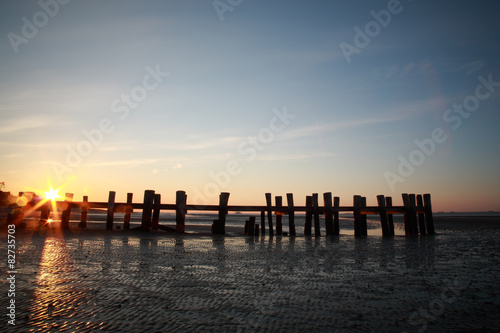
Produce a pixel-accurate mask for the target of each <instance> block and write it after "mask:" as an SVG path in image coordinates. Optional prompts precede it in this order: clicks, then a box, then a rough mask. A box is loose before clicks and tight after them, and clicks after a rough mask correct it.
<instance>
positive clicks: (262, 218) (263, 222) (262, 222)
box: [260, 211, 266, 235]
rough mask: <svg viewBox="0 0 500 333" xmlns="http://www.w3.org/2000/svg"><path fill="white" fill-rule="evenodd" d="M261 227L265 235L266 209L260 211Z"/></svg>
mask: <svg viewBox="0 0 500 333" xmlns="http://www.w3.org/2000/svg"><path fill="white" fill-rule="evenodd" d="M260 227H261V230H262V234H263V235H265V234H266V212H265V211H261V212H260Z"/></svg>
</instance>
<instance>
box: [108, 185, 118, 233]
mask: <svg viewBox="0 0 500 333" xmlns="http://www.w3.org/2000/svg"><path fill="white" fill-rule="evenodd" d="M115 196H116V192H115V191H109V197H108V213H107V216H106V230H113V218H114V214H115Z"/></svg>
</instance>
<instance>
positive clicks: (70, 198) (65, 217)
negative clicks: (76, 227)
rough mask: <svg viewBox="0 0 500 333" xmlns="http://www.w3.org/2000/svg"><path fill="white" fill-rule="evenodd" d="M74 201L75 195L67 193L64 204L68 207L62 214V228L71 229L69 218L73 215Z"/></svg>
mask: <svg viewBox="0 0 500 333" xmlns="http://www.w3.org/2000/svg"><path fill="white" fill-rule="evenodd" d="M72 201H73V193H66V196H65V199H64V203H65V205H66V207H65V208H64V210H63V212H62V214H61V228H62V229H69V218H70V215H71V202H72Z"/></svg>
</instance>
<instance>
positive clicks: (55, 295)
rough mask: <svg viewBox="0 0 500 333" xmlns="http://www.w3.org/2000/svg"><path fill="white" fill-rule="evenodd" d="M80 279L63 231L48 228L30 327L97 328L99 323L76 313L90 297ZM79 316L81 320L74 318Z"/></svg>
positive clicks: (41, 328)
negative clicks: (81, 285)
mask: <svg viewBox="0 0 500 333" xmlns="http://www.w3.org/2000/svg"><path fill="white" fill-rule="evenodd" d="M79 279H81V277H78V272H77V270H76V269H75V267H74V265H73V262H72V260H71V256H70V253H69V250H68V248H67V246H66V241H65V239H64V237H63V235H62V234H61V231H60V230H58V229H49V230H48V235H47V237H46V239H45V243H44V248H43V251H42V256H41V260H40V265H39V270H38V275H37V278H36V289H35V291H34V295H33V301H32V306H31V307H30V313H31V316H30V322H29V325H30V326H32V327H36V328H38V329H40V330H41V331H53V330H66V329H74V330H82V331H83V330H87V329H91V328H98V326H99V325H98V323H91V322H87V320H86V319H84V318H82V317H81V313H80V312H79V311H77V308H78V307H79V306H80V305H81V304H83V303H84V302H85V300H86V299H87V297H88V293H87V291H86V290H85V289H84V288H82V287H79V282H80V281H79ZM77 314H78V315H79V318H75V316H76V315H77Z"/></svg>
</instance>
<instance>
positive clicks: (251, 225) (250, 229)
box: [248, 216, 255, 236]
mask: <svg viewBox="0 0 500 333" xmlns="http://www.w3.org/2000/svg"><path fill="white" fill-rule="evenodd" d="M248 234H249V235H250V236H254V235H255V216H250V220H249V221H248Z"/></svg>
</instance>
